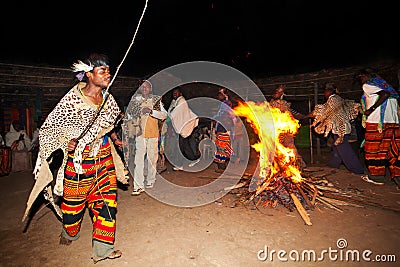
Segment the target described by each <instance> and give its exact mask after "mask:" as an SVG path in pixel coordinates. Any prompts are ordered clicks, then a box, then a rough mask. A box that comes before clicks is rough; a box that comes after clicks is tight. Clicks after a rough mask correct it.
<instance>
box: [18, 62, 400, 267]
mask: <svg viewBox="0 0 400 267" xmlns="http://www.w3.org/2000/svg"><path fill="white" fill-rule="evenodd" d="M72 70H73V72H75V73H76V76H77V78H78V79H79V82H78V83H77V84H76V85H75V86H74V87H73V88H72V89H70V91H69V92H67V94H66V95H65V96H64V97H63V98H62V99H61V100H60V102H59V103H58V104H57V105H56V107H55V108H54V109H53V110H52V112H51V113H50V114H49V115H48V117H47V118H46V120H45V122H44V123H43V125H42V126H41V128H40V131H39V144H40V146H39V152H38V158H37V161H36V165H35V168H34V175H35V180H36V181H35V185H34V187H33V189H32V191H31V194H30V196H29V199H28V203H27V208H26V211H25V214H24V220H25V219H26V218H27V217H28V216H30V212H31V209H32V205H33V203H34V202H35V200H36V198H37V197H38V195H39V194H40V193H44V196H45V198H46V199H47V200H48V201H49V202H50V203H51V204H52V205H53V207H54V209H55V211H56V212H57V214H58V215H59V216H60V220H61V221H62V230H61V233H60V240H59V242H60V244H61V245H70V244H71V243H72V242H73V241H74V240H76V239H77V238H79V232H80V228H81V224H82V220H83V215H84V213H85V210H86V208H88V209H89V214H90V217H91V220H92V223H93V231H92V259H93V261H94V262H95V263H96V262H98V261H100V260H104V259H115V258H118V257H121V255H122V252H121V251H120V250H116V249H115V248H114V241H115V231H116V213H117V181H118V182H120V183H122V184H129V180H128V173H127V171H126V168H127V166H128V169H129V170H130V171H131V173H132V176H133V191H132V195H139V194H140V193H141V192H143V191H144V190H145V188H151V187H153V186H154V183H155V182H156V171H157V170H156V165H157V161H158V158H159V155H160V152H161V154H162V153H163V151H164V145H165V140H163V137H164V135H165V134H166V133H167V132H168V131H171V130H173V132H174V133H175V134H176V135H178V137H177V138H176V139H177V140H178V141H177V143H178V144H180V146H179V147H180V151H181V153H175V154H183V155H184V156H185V157H187V158H188V159H189V160H190V162H191V166H193V165H194V164H196V163H198V161H199V154H198V151H197V150H196V149H197V148H196V147H195V146H193V143H192V142H191V140H192V138H191V135H192V134H193V132H194V129H195V128H196V127H197V126H198V123H199V118H198V116H197V115H196V114H195V113H194V112H193V111H192V110H191V109H190V108H189V106H188V103H187V102H186V100H185V98H184V97H183V95H182V91H181V90H180V88H175V89H174V90H173V93H172V94H173V100H172V102H171V104H170V106H169V108H168V110H166V109H165V108H164V106H163V102H162V97H161V96H157V95H154V94H152V89H153V88H152V84H151V82H150V81H148V80H144V81H143V82H142V83H141V85H140V86H139V88H138V90H137V92H136V93H135V94H134V95H133V96H132V99H131V101H130V104H129V106H128V107H127V109H126V112H125V114H124V119H123V123H122V125H123V126H122V132H123V139H124V140H121V139H120V137H119V136H118V133H117V131H116V129H115V127H116V125H117V124H118V120H119V119H120V118H121V113H122V112H121V110H120V108H119V107H118V105H117V103H116V101H115V99H114V98H113V96H112V95H111V94H110V93H109V92H108V86H109V85H110V82H111V73H110V68H109V63H108V58H107V57H106V56H105V55H101V54H92V55H90V56H89V58H88V59H86V60H84V61H78V62H77V63H75V64H73V67H72ZM359 77H360V78H361V80H362V81H363V90H364V95H365V101H364V102H363V103H365V105H364V106H363V107H362V109H363V114H364V116H365V118H364V122H365V126H366V133H365V143H364V149H365V158H366V163H367V165H368V170H369V174H370V175H371V176H370V177H369V178H368V179H371V181H377V179H378V177H381V176H384V168H385V166H386V163H387V162H388V163H389V164H390V171H391V174H392V178H393V179H399V176H400V167H399V166H400V164H399V151H398V148H399V147H400V129H399V119H398V114H397V112H398V102H397V98H398V94H397V93H396V92H395V91H394V90H393V88H392V87H390V86H389V85H388V84H387V83H385V82H384V81H383V80H382V79H380V78H379V77H375V76H372V74H370V73H367V72H363V73H360V76H359ZM326 90H328V91H329V90H330V88H328V87H327V89H326ZM329 92H331V94H330V95H328V94H327V95H326V96H327V98H328V102H331V101H334V103H335V104H334V105H336V102H337V103H339V102H340V101H339V100H335V99H339V98H338V96H335V94H334V92H333V91H329ZM279 93H280V95H279ZM282 96H283V91H282V92H278V93H277V95H276V97H275V100H276V103H275V104H276V105H283V106H284V104H285V103H284V102H283V101H279V100H282ZM218 98H219V100H220V101H221V104H220V107H219V110H218V112H217V114H216V115H215V117H213V120H214V121H215V122H216V123H215V125H214V128H215V130H216V139H215V144H216V148H217V151H216V153H215V159H214V161H215V163H216V165H217V168H216V171H218V172H223V170H224V169H225V168H226V166H227V164H228V163H229V161H230V160H231V157H232V156H234V155H235V154H234V149H233V145H234V144H235V142H234V141H235V140H238V141H240V139H238V138H241V137H242V135H243V133H240V134H238V136H237V137H235V133H238V132H237V131H236V130H235V127H236V124H237V121H235V120H237V119H235V116H234V115H233V114H232V102H231V101H230V100H229V96H228V94H227V90H226V89H224V88H222V89H220V90H219V92H218ZM286 108H288V109H290V105H289V106H286ZM306 117H307V118H308V117H310V116H308V115H307V116H306ZM345 130H346V132H345V134H347V133H348V129H347V128H345ZM333 133H334V134H335V132H333ZM133 139H134V142H133ZM343 140H344V144H346V143H345V142H346V138H344V139H343ZM132 144H133V145H132ZM341 146H343V145H339V146H338V147H337V149H336V152H335V153H337V154H338V155H340V156H342V154H343V152H342V151H348V147H346V148H343V149H342V147H341ZM118 148H123V150H124V153H123V156H121V155H120V153H118ZM182 148H184V150H183V151H182ZM56 150H61V151H63V153H64V157H63V160H62V164H61V167H60V168H59V170H58V172H57V175H56V177H55V184H53V177H52V174H51V171H50V168H49V160H50V159H51V156H52V153H54V152H55V151H56ZM125 151H128V152H127V153H126V152H125ZM176 152H177V151H176ZM132 155H134V159H132V158H131V156H132ZM347 156H348V155H347ZM236 157H238V156H237V155H236ZM182 159H183V157H182V155H179V156H178V157H177V158H174V159H171V162H172V163H173V165H174V166H175V167H174V170H176V171H179V170H183V165H182ZM342 159H343V158H342ZM236 160H237V159H236ZM239 160H240V158H239ZM344 161H345V162H346V158H344ZM146 162H147V163H146ZM299 162H300V164H305V163H304V161H302V159H301V157H300V158H299ZM130 164H131V165H130ZM346 166H347V165H346ZM354 171H355V172H361V166H360V165H358V164H355V165H354ZM53 193H54V194H56V195H58V196H62V203H61V206H60V207H59V206H58V205H57V203H55V200H54V199H55V198H54V196H53Z"/></svg>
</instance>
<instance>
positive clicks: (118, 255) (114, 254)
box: [93, 250, 122, 264]
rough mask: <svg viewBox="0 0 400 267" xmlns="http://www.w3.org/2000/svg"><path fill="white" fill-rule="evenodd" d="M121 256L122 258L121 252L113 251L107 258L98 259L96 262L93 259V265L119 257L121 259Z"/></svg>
mask: <svg viewBox="0 0 400 267" xmlns="http://www.w3.org/2000/svg"><path fill="white" fill-rule="evenodd" d="M121 256H122V252H121V250H114V251H113V252H111V254H110V255H108V256H107V257H105V258H102V259H98V260H95V259H93V263H94V264H96V263H97V262H99V261H101V260H105V259H110V260H113V259H116V258H119V257H121Z"/></svg>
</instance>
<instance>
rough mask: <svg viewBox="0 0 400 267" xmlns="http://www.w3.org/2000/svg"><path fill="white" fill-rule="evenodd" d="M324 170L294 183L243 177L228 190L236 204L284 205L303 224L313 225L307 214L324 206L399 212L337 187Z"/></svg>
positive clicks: (311, 170) (282, 178) (280, 177)
mask: <svg viewBox="0 0 400 267" xmlns="http://www.w3.org/2000/svg"><path fill="white" fill-rule="evenodd" d="M331 174H332V173H330V172H329V171H325V170H324V169H323V168H307V169H305V170H303V172H302V177H303V180H302V181H301V182H299V183H295V182H293V181H292V180H291V179H290V178H287V177H285V176H284V175H278V176H276V177H274V178H273V179H270V181H268V185H267V186H264V184H262V185H261V186H258V187H257V188H255V184H256V183H257V182H256V181H255V180H254V179H252V177H251V176H249V175H246V176H243V177H242V179H241V180H240V181H239V183H238V184H237V185H236V186H235V187H234V188H229V189H230V193H231V194H233V195H234V196H235V197H236V199H237V201H236V202H235V206H237V205H239V204H240V203H242V204H245V205H246V206H249V205H250V206H252V207H254V208H256V209H259V208H261V207H269V208H276V207H278V206H283V207H285V208H287V209H288V210H289V211H291V212H293V211H297V212H298V213H299V215H300V216H301V218H302V219H303V220H304V222H305V224H306V225H312V222H311V219H310V215H309V211H312V210H314V209H315V208H318V207H322V206H323V207H327V208H330V209H333V210H335V211H337V212H343V211H344V210H343V206H353V207H366V206H370V207H377V208H380V209H386V210H391V211H395V212H399V211H400V208H396V207H391V206H389V205H384V204H382V203H379V202H378V201H377V200H376V199H375V198H373V197H371V196H368V195H367V194H365V193H364V192H363V190H360V189H357V188H352V187H348V188H345V189H342V188H338V187H336V186H335V185H334V184H333V183H331V182H330V181H329V180H328V179H327V176H329V175H331Z"/></svg>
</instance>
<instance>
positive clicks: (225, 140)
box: [214, 132, 233, 163]
mask: <svg viewBox="0 0 400 267" xmlns="http://www.w3.org/2000/svg"><path fill="white" fill-rule="evenodd" d="M215 146H216V148H217V150H216V151H215V158H214V162H216V163H225V162H226V161H227V160H228V159H229V158H230V157H231V155H232V152H233V150H232V145H231V137H230V135H229V133H227V132H225V133H223V132H218V133H217V136H216V140H215Z"/></svg>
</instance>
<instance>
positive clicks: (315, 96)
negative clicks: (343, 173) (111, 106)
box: [311, 82, 321, 163]
mask: <svg viewBox="0 0 400 267" xmlns="http://www.w3.org/2000/svg"><path fill="white" fill-rule="evenodd" d="M317 103H318V83H317V82H316V83H314V105H317ZM311 142H312V140H311ZM320 158H321V140H320V138H319V137H317V160H316V163H319V159H320Z"/></svg>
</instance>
